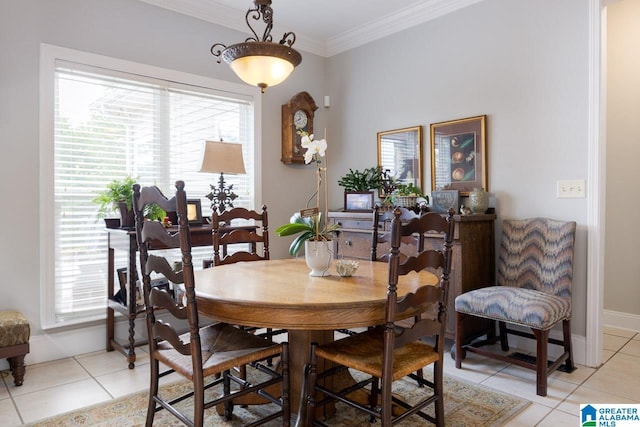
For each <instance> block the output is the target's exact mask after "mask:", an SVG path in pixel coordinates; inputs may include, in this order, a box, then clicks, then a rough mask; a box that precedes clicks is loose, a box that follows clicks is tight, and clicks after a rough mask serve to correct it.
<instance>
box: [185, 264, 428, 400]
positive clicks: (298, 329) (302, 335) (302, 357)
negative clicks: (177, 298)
mask: <svg viewBox="0 0 640 427" xmlns="http://www.w3.org/2000/svg"><path fill="white" fill-rule="evenodd" d="M359 264H360V265H359V268H358V269H357V270H356V272H355V273H354V275H353V276H351V277H340V276H339V275H338V274H337V273H336V272H335V267H333V266H332V267H331V268H330V269H329V273H330V275H329V276H325V277H312V276H309V272H310V269H309V267H307V265H306V263H305V261H304V259H303V258H297V259H281V260H269V261H257V262H240V263H235V264H227V265H221V266H216V267H213V268H208V269H204V270H199V271H196V272H195V288H196V300H197V304H198V311H199V312H200V313H202V314H204V315H206V316H208V317H211V318H213V319H215V320H218V321H222V322H227V323H230V324H234V325H241V326H258V327H263V328H267V327H269V328H274V329H276V328H278V329H279V328H283V329H286V330H287V331H288V342H289V352H290V364H289V368H290V380H291V408H292V410H297V408H298V405H299V402H300V393H301V387H302V379H303V375H304V365H305V364H306V363H307V362H308V360H309V352H310V347H311V343H312V342H317V343H319V344H322V343H326V342H330V341H332V340H333V339H334V330H336V329H345V328H357V327H367V326H372V325H378V324H382V323H384V314H385V310H384V309H385V302H386V296H387V286H388V279H389V265H388V264H387V263H384V262H371V261H359ZM437 283H438V278H437V277H436V276H435V275H434V274H432V273H429V272H427V271H421V272H420V273H410V274H408V275H405V276H401V277H399V280H398V296H399V297H401V296H403V295H406V294H407V293H409V292H413V291H415V290H416V289H417V288H418V287H420V286H424V285H429V284H432V285H433V284H437Z"/></svg>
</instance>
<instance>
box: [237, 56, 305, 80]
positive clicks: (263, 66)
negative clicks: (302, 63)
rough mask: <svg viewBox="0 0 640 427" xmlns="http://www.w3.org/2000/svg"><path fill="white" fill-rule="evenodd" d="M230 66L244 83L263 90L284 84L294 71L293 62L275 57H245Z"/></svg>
mask: <svg viewBox="0 0 640 427" xmlns="http://www.w3.org/2000/svg"><path fill="white" fill-rule="evenodd" d="M230 66H231V69H232V70H233V71H234V72H235V73H236V74H237V75H238V77H240V78H241V79H242V81H244V82H245V83H248V84H250V85H252V86H259V87H262V88H265V87H268V86H275V85H277V84H278V83H282V82H283V81H285V80H286V79H287V77H289V74H291V72H292V71H293V64H291V62H289V61H285V60H284V59H281V58H276V57H275V56H244V57H242V58H238V59H236V60H235V61H233V62H232V63H231V64H230Z"/></svg>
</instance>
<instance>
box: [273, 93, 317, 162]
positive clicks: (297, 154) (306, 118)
mask: <svg viewBox="0 0 640 427" xmlns="http://www.w3.org/2000/svg"><path fill="white" fill-rule="evenodd" d="M317 109H318V106H317V105H316V103H315V101H314V100H313V98H312V97H311V95H309V94H308V93H307V92H300V93H297V94H295V95H294V96H293V97H292V98H291V99H290V100H289V102H287V103H286V104H283V105H282V159H281V160H282V163H285V164H291V163H299V164H304V149H303V148H302V145H301V143H300V138H301V137H300V135H298V130H303V131H305V132H307V133H309V134H312V133H313V115H314V112H315V111H316V110H317Z"/></svg>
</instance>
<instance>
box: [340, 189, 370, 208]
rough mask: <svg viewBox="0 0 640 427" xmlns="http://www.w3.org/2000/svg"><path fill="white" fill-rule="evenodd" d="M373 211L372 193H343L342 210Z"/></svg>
mask: <svg viewBox="0 0 640 427" xmlns="http://www.w3.org/2000/svg"><path fill="white" fill-rule="evenodd" d="M372 209H373V192H371V191H366V192H355V191H345V192H344V210H345V211H352V212H363V211H367V212H368V211H371V210H372Z"/></svg>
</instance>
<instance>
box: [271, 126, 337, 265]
mask: <svg viewBox="0 0 640 427" xmlns="http://www.w3.org/2000/svg"><path fill="white" fill-rule="evenodd" d="M298 134H299V135H300V136H301V137H302V138H301V143H302V148H305V149H306V150H307V151H306V152H305V153H304V162H305V163H306V164H310V163H312V162H313V163H315V164H316V174H317V179H316V191H315V193H314V194H313V196H311V198H310V199H309V200H310V201H311V200H313V198H314V197H315V199H316V206H315V207H308V208H307V209H303V210H302V211H300V212H296V213H295V214H293V216H292V217H291V219H290V221H289V223H288V224H284V225H281V226H280V227H278V228H276V230H275V233H276V234H277V235H278V236H280V237H285V236H292V235H294V234H298V236H297V237H296V238H295V239H294V240H293V242H291V245H290V246H289V254H291V255H292V256H295V255H297V254H298V253H299V252H300V250H301V249H302V246H303V245H304V247H305V259H306V260H307V264H308V265H309V266H310V267H311V269H312V271H311V273H310V275H312V276H326V275H327V274H328V273H327V269H328V266H329V265H330V264H331V258H332V253H333V248H330V247H329V245H330V244H331V243H330V242H331V240H332V239H333V237H334V236H335V233H336V231H337V230H338V228H339V225H338V224H326V218H327V208H326V201H327V184H326V173H327V168H326V163H325V165H324V166H323V165H322V158H323V157H325V153H326V150H327V141H326V139H318V140H316V139H314V136H313V134H312V135H309V134H308V133H307V132H305V131H303V130H301V129H298ZM323 176H324V178H325V182H324V200H325V209H324V211H322V210H321V209H320V198H321V197H320V196H321V188H322V187H323ZM307 205H308V203H307ZM310 243H321V244H319V245H316V244H313V245H311V244H310ZM321 248H323V249H321ZM324 248H326V249H324ZM312 255H318V256H321V258H322V259H321V260H320V261H318V265H320V266H321V267H314V266H312V265H311V264H310V262H311V261H310V259H309V258H310V256H312Z"/></svg>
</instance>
